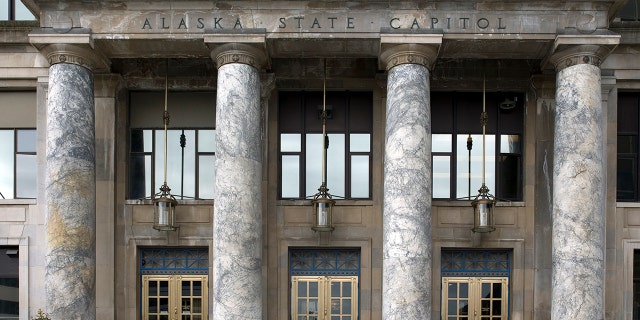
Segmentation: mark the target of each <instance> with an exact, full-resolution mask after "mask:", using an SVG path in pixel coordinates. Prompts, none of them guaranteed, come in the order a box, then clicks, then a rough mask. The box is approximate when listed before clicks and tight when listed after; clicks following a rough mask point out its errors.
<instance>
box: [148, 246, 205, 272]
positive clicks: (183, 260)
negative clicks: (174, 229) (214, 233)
mask: <svg viewBox="0 0 640 320" xmlns="http://www.w3.org/2000/svg"><path fill="white" fill-rule="evenodd" d="M140 273H141V274H143V275H158V274H162V275H166V274H183V275H185V274H197V275H206V274H208V273H209V254H208V249H207V248H142V249H140Z"/></svg>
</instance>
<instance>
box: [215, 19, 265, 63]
mask: <svg viewBox="0 0 640 320" xmlns="http://www.w3.org/2000/svg"><path fill="white" fill-rule="evenodd" d="M266 36H267V33H266V29H243V30H242V31H238V30H231V31H230V32H216V33H210V34H205V35H204V42H205V43H206V44H207V46H209V48H211V58H212V59H213V61H215V62H216V66H217V68H220V67H222V66H223V65H225V64H229V63H241V64H247V65H250V66H252V67H255V68H257V69H261V68H263V67H267V68H268V67H269V57H268V54H267V48H266Z"/></svg>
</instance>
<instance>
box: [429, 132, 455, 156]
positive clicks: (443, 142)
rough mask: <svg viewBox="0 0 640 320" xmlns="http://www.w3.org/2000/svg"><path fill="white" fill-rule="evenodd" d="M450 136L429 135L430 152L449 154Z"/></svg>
mask: <svg viewBox="0 0 640 320" xmlns="http://www.w3.org/2000/svg"><path fill="white" fill-rule="evenodd" d="M451 142H452V141H451V135H450V134H432V135H431V151H432V152H451Z"/></svg>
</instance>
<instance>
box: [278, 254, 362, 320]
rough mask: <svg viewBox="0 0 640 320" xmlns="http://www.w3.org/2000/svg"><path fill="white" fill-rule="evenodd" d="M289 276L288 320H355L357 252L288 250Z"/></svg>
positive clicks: (356, 312)
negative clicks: (289, 307)
mask: <svg viewBox="0 0 640 320" xmlns="http://www.w3.org/2000/svg"><path fill="white" fill-rule="evenodd" d="M289 274H290V275H291V319H296V320H319V319H331V320H356V319H358V310H359V304H358V297H359V291H358V278H359V275H360V250H359V249H348V248H345V249H304V248H295V249H291V250H290V251H289ZM323 315H324V316H323Z"/></svg>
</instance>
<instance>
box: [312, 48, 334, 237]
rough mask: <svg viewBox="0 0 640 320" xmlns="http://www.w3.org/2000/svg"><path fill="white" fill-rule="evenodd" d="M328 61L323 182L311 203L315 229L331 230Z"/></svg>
mask: <svg viewBox="0 0 640 320" xmlns="http://www.w3.org/2000/svg"><path fill="white" fill-rule="evenodd" d="M327 118H328V116H327V62H326V60H325V62H324V79H323V83H322V113H320V119H321V120H322V184H321V185H320V188H318V193H316V194H315V195H314V196H313V200H312V201H311V203H312V204H313V210H314V215H315V222H314V226H313V227H311V229H313V231H320V232H331V231H333V229H334V227H333V224H332V219H333V206H334V204H335V203H336V202H335V201H334V200H333V199H332V198H331V194H330V193H329V189H328V188H327V148H329V138H328V137H327Z"/></svg>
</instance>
